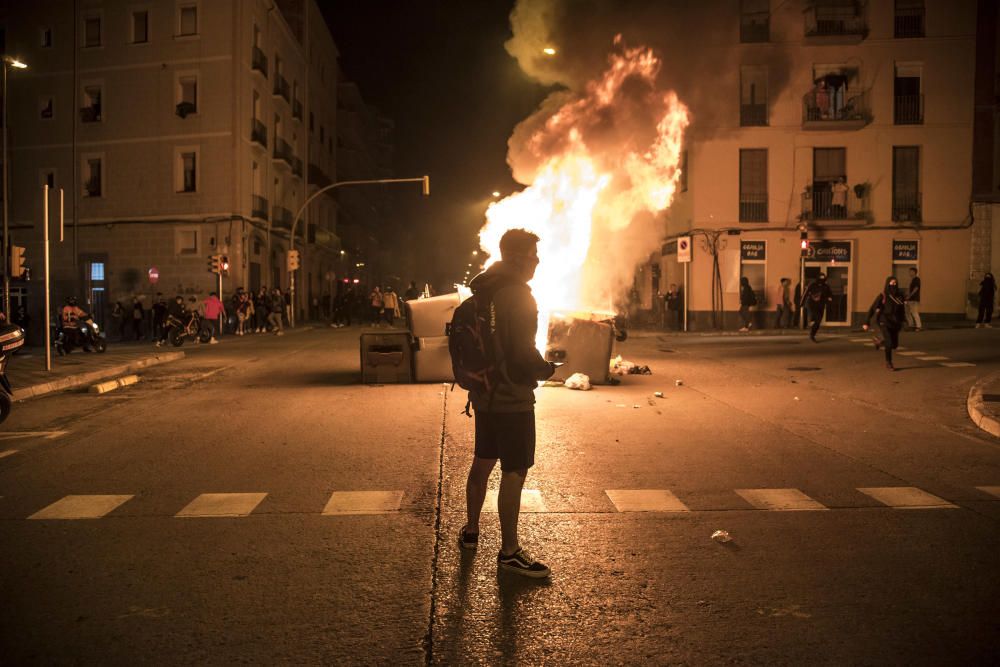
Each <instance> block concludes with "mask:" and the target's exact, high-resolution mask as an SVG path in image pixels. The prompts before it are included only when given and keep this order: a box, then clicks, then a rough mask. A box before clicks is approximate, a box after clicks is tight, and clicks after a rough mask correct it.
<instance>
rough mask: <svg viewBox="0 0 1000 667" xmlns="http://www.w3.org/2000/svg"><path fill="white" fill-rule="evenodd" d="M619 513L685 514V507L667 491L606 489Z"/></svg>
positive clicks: (686, 509)
mask: <svg viewBox="0 0 1000 667" xmlns="http://www.w3.org/2000/svg"><path fill="white" fill-rule="evenodd" d="M604 493H606V494H607V496H608V498H609V499H610V500H611V502H612V504H613V505H614V506H615V509H616V510H618V511H619V512H687V511H689V510H688V508H687V505H685V504H684V503H682V502H681V501H680V500H678V498H677V496H675V495H674V494H673V493H672V492H670V491H668V490H667V489H608V490H607V491H605V492H604Z"/></svg>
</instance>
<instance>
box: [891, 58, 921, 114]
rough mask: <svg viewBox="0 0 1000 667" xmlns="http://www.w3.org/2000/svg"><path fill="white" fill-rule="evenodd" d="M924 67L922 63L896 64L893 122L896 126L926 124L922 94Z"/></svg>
mask: <svg viewBox="0 0 1000 667" xmlns="http://www.w3.org/2000/svg"><path fill="white" fill-rule="evenodd" d="M922 74H923V66H922V65H921V64H920V63H896V76H895V78H894V79H893V93H894V106H893V120H894V122H895V123H896V125H921V124H923V122H924V96H923V94H922V93H921V92H920V80H921V77H922Z"/></svg>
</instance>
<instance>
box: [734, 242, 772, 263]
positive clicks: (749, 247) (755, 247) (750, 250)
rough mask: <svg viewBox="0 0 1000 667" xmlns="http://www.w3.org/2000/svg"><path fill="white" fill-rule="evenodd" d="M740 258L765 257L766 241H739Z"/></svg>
mask: <svg viewBox="0 0 1000 667" xmlns="http://www.w3.org/2000/svg"><path fill="white" fill-rule="evenodd" d="M740 259H742V260H760V261H764V260H766V259H767V242H766V241H740Z"/></svg>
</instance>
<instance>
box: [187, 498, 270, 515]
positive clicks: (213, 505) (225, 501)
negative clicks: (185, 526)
mask: <svg viewBox="0 0 1000 667" xmlns="http://www.w3.org/2000/svg"><path fill="white" fill-rule="evenodd" d="M266 497H267V494H266V493H203V494H201V495H200V496H198V497H197V498H195V499H194V500H192V501H191V502H190V503H188V505H187V507H185V508H184V509H182V510H181V511H180V512H178V513H177V514H175V515H174V516H176V517H179V518H193V517H226V516H249V514H250V513H251V512H253V511H254V509H256V508H257V505H260V503H261V501H262V500H264V498H266Z"/></svg>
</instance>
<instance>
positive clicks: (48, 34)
mask: <svg viewBox="0 0 1000 667" xmlns="http://www.w3.org/2000/svg"><path fill="white" fill-rule="evenodd" d="M38 44H39V46H41V47H42V48H43V49H48V48H52V28H42V29H41V32H40V39H39V42H38Z"/></svg>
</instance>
